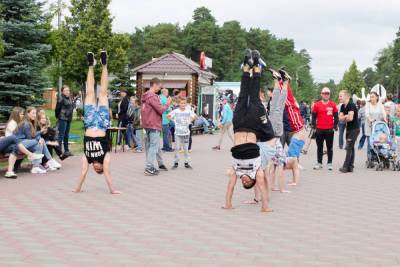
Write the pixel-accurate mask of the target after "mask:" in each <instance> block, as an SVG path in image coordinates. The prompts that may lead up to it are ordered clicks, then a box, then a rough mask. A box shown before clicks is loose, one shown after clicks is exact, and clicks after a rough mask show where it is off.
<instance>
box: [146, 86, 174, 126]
mask: <svg viewBox="0 0 400 267" xmlns="http://www.w3.org/2000/svg"><path fill="white" fill-rule="evenodd" d="M141 100H142V111H141V115H142V126H143V128H145V129H154V130H159V131H161V129H162V126H161V120H162V114H163V113H164V111H166V110H167V109H168V105H165V106H164V107H163V106H162V105H161V102H160V98H159V97H158V95H156V94H155V93H153V92H152V91H150V90H148V91H147V92H146V93H144V94H143V95H142V99H141Z"/></svg>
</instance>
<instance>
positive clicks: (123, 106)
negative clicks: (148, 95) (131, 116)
mask: <svg viewBox="0 0 400 267" xmlns="http://www.w3.org/2000/svg"><path fill="white" fill-rule="evenodd" d="M120 94H121V101H120V102H119V103H118V114H117V119H118V127H127V126H128V108H129V97H128V92H127V90H126V89H125V88H122V89H120ZM124 138H125V145H128V144H129V140H128V135H127V134H126V132H125V136H124ZM121 140H122V136H121V132H119V133H118V145H121Z"/></svg>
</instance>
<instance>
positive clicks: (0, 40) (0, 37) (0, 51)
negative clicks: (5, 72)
mask: <svg viewBox="0 0 400 267" xmlns="http://www.w3.org/2000/svg"><path fill="white" fill-rule="evenodd" d="M3 53H4V43H3V33H2V32H0V57H3Z"/></svg>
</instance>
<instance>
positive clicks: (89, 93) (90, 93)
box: [85, 52, 96, 105]
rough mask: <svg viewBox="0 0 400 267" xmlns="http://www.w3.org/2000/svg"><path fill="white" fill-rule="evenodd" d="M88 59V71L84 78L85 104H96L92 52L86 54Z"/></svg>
mask: <svg viewBox="0 0 400 267" xmlns="http://www.w3.org/2000/svg"><path fill="white" fill-rule="evenodd" d="M87 60H88V66H89V69H88V73H87V79H86V97H85V105H96V95H95V91H94V86H95V81H94V64H95V60H94V54H93V53H92V52H89V53H88V54H87Z"/></svg>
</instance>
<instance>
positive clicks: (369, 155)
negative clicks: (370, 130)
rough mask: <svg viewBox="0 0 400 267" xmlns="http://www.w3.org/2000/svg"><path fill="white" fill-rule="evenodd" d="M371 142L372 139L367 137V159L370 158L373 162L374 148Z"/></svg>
mask: <svg viewBox="0 0 400 267" xmlns="http://www.w3.org/2000/svg"><path fill="white" fill-rule="evenodd" d="M369 141H370V137H369V136H367V158H368V160H371V158H372V153H371V149H372V146H371V144H370V143H369Z"/></svg>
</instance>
